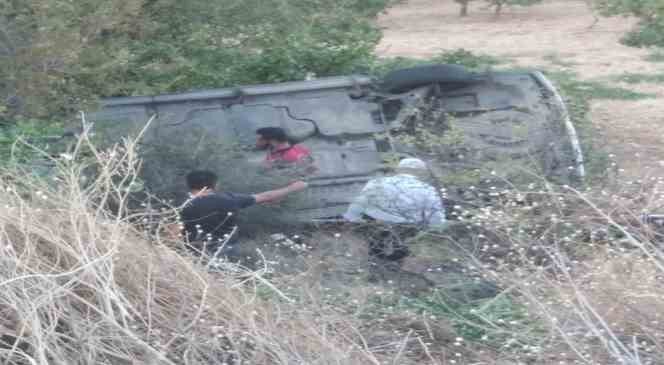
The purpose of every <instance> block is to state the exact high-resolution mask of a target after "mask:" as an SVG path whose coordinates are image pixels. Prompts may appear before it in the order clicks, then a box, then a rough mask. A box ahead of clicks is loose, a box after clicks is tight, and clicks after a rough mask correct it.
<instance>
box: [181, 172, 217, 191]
mask: <svg viewBox="0 0 664 365" xmlns="http://www.w3.org/2000/svg"><path fill="white" fill-rule="evenodd" d="M217 180H218V177H217V174H215V173H214V172H212V171H208V170H197V171H192V172H190V173H188V174H187V186H189V190H203V189H205V188H208V189H214V188H215V187H216V186H217Z"/></svg>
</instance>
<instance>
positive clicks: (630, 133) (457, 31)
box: [377, 0, 664, 178]
mask: <svg viewBox="0 0 664 365" xmlns="http://www.w3.org/2000/svg"><path fill="white" fill-rule="evenodd" d="M471 4H472V5H471V9H470V15H469V16H468V17H465V18H460V17H459V16H458V11H459V7H458V5H457V4H456V3H455V2H454V1H453V0H406V1H404V2H402V3H400V4H398V5H396V6H394V7H392V8H390V9H388V10H387V12H386V13H385V14H383V15H381V16H380V18H379V20H378V22H379V25H380V26H381V27H383V29H384V37H383V39H382V41H381V43H380V44H379V45H378V47H377V53H378V54H379V55H381V56H405V57H415V58H426V57H430V56H434V55H436V54H438V53H440V52H441V51H444V50H453V49H457V48H465V49H467V50H469V51H473V52H477V53H484V54H489V55H493V56H497V57H504V58H508V59H510V60H512V62H513V65H516V66H521V67H533V68H544V69H560V70H569V71H573V72H576V73H577V74H578V75H579V77H580V78H581V79H584V80H600V81H610V82H612V83H614V84H615V83H616V82H615V81H613V79H612V78H613V77H615V76H619V75H622V74H625V73H662V72H664V63H655V62H649V61H647V60H646V59H645V57H646V56H647V55H648V54H649V51H648V50H644V49H637V48H631V47H627V46H624V45H622V44H620V43H619V40H620V38H621V37H622V36H623V35H624V34H625V33H627V32H628V31H629V30H630V29H631V28H632V26H633V25H634V24H635V20H634V19H630V18H623V17H615V18H600V19H599V22H598V23H597V24H595V25H594V26H593V27H592V28H590V26H591V25H592V24H593V22H594V19H593V16H592V13H591V11H590V9H589V8H588V6H587V4H586V3H585V2H584V1H579V0H545V2H544V3H542V4H539V5H535V6H531V7H525V8H519V7H515V8H512V9H509V8H508V9H505V12H504V14H502V15H501V16H500V17H499V18H496V17H494V16H493V13H492V12H491V11H490V10H489V9H483V7H484V6H485V5H484V2H481V1H477V2H472V3H471ZM620 86H623V87H626V88H629V89H632V90H635V91H641V92H647V93H652V94H656V95H657V98H650V99H642V100H634V101H631V100H630V101H626V100H595V101H593V103H592V106H591V117H592V120H593V123H594V124H595V126H596V127H597V131H598V133H600V134H601V135H602V136H603V137H604V138H605V140H606V143H608V145H609V150H610V152H611V153H613V154H615V156H616V157H615V158H616V160H617V162H618V164H619V167H621V168H623V169H625V171H624V174H625V176H627V177H630V178H637V177H640V176H642V175H643V174H644V173H646V167H652V168H654V169H656V170H657V171H658V172H659V171H664V84H637V85H626V84H624V85H623V84H621V85H620Z"/></svg>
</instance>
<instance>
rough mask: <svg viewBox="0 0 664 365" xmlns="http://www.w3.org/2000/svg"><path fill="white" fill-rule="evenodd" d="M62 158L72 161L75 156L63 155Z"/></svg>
mask: <svg viewBox="0 0 664 365" xmlns="http://www.w3.org/2000/svg"><path fill="white" fill-rule="evenodd" d="M60 158H61V159H63V160H66V161H71V160H73V159H74V156H73V155H72V154H70V153H61V154H60Z"/></svg>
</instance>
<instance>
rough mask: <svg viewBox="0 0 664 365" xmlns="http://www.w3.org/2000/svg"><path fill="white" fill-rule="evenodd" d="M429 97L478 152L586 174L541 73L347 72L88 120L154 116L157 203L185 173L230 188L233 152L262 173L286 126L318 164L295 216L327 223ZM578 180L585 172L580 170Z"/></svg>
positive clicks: (131, 123)
mask: <svg viewBox="0 0 664 365" xmlns="http://www.w3.org/2000/svg"><path fill="white" fill-rule="evenodd" d="M432 97H433V98H435V99H436V100H438V101H439V103H437V105H438V107H440V108H442V109H443V111H444V112H445V113H448V114H450V115H453V116H454V118H455V125H456V126H458V127H459V128H460V129H461V130H462V131H463V133H464V138H467V140H468V142H469V143H470V144H472V145H473V146H474V147H476V148H477V151H479V153H480V154H483V155H485V156H493V155H500V154H507V155H510V156H535V155H537V156H540V159H541V162H542V166H543V171H546V172H547V174H549V173H550V174H552V175H561V174H563V175H564V174H568V173H569V172H568V170H567V167H568V166H570V165H574V166H580V167H581V168H582V158H581V155H580V151H578V153H572V154H569V153H561V151H562V150H568V151H572V152H574V148H575V145H578V141H576V140H575V139H576V134H575V132H574V131H573V126H571V123H569V119H568V117H567V114H566V109H565V106H564V105H563V104H562V99H561V98H560V96H559V95H558V94H557V93H556V91H555V89H553V87H552V86H551V83H550V82H548V80H546V78H544V76H543V75H542V74H540V73H537V72H534V73H490V74H482V75H473V77H472V79H470V78H469V79H468V81H467V82H463V80H462V81H461V82H459V80H455V82H450V83H447V82H446V81H445V79H444V77H443V78H442V79H440V78H438V79H436V78H433V79H432V82H429V83H424V84H422V85H418V86H417V87H413V88H411V89H409V90H407V91H405V92H400V93H389V92H385V91H381V89H380V87H379V83H378V82H376V81H375V80H372V79H370V78H369V77H365V76H346V77H332V78H322V79H317V80H311V81H301V82H289V83H281V84H272V85H256V86H242V87H237V88H228V89H220V90H211V91H200V92H192V93H182V94H174V95H161V96H154V97H129V98H111V99H106V100H104V102H103V108H102V109H101V110H99V111H98V112H96V113H93V114H91V115H90V116H89V119H90V120H91V121H93V122H94V123H95V128H97V129H98V130H102V131H103V133H104V135H105V136H107V137H109V138H111V139H114V138H117V137H119V136H126V135H129V134H133V133H137V132H138V131H140V130H142V129H143V128H144V127H145V123H146V121H147V120H148V119H149V118H150V117H151V116H153V115H156V118H155V120H154V122H153V123H152V124H151V125H150V126H149V128H147V130H145V133H144V136H143V139H142V145H143V150H144V151H145V154H144V159H145V161H144V164H143V166H144V169H145V174H144V175H145V176H144V178H145V183H146V186H147V187H148V188H149V189H150V190H151V191H152V192H153V193H155V194H156V195H157V196H164V197H169V198H175V199H176V200H177V199H181V198H182V197H183V195H182V193H184V192H185V191H186V188H185V186H184V185H183V177H184V175H185V174H186V173H187V171H189V170H191V169H195V168H210V169H213V170H216V171H217V172H218V173H219V174H220V176H221V180H222V183H223V182H224V180H225V179H226V180H228V179H230V178H231V176H229V173H230V171H229V167H228V166H230V165H227V164H224V162H222V161H224V160H228V159H226V157H229V158H230V157H232V160H233V161H235V162H234V163H233V166H237V165H241V166H242V169H244V170H246V169H251V168H256V169H260V162H261V160H262V159H263V157H264V153H265V152H264V151H256V150H253V149H252V148H251V146H253V144H254V140H255V130H256V129H257V128H260V127H267V126H280V127H283V128H284V129H285V130H286V131H287V132H288V134H289V135H290V137H291V138H292V139H293V140H294V141H296V142H298V143H302V144H304V145H306V146H307V147H309V149H310V150H311V151H312V153H313V157H314V159H315V161H316V165H317V167H318V172H317V173H316V174H315V175H313V176H309V177H308V180H309V182H310V186H311V188H310V189H309V190H308V191H307V192H306V195H307V196H306V198H305V199H303V200H302V202H301V203H299V205H298V208H297V214H294V215H293V218H292V219H293V220H299V221H302V220H306V221H309V220H326V219H336V218H338V217H339V216H340V214H342V213H343V212H344V211H345V209H346V207H347V205H348V204H349V203H350V201H351V200H352V199H353V198H354V197H355V196H356V195H357V193H358V192H359V190H360V189H361V188H362V186H363V185H364V184H365V183H366V181H368V180H369V179H371V178H373V177H375V176H378V175H380V174H382V170H383V166H384V165H383V154H385V153H391V152H394V150H395V145H394V144H393V143H391V139H390V138H388V136H389V134H390V133H391V132H392V131H394V130H398V129H399V128H401V126H402V125H403V123H405V122H406V121H407V120H408V119H409V118H412V117H413V114H414V113H416V112H417V109H418V108H419V107H420V106H421V105H422V104H423V103H424V102H425V101H426V100H429V99H430V98H432ZM570 127H571V131H570ZM561 136H562V137H563V138H561ZM228 146H232V148H229V149H227V148H226V147H228ZM166 155H168V157H167V158H165V157H164V156H166ZM160 156H161V157H160ZM566 156H567V157H566ZM568 156H571V160H570V157H568ZM563 167H564V168H565V169H564V171H563V169H562V168H563ZM582 171H583V170H582V169H581V173H582ZM574 173H575V174H577V177H578V174H579V169H575V170H574ZM234 186H235V187H237V185H234ZM250 186H251V184H249V183H247V185H246V187H247V188H249V187H250ZM245 192H249V191H246V190H245Z"/></svg>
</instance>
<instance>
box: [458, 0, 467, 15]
mask: <svg viewBox="0 0 664 365" xmlns="http://www.w3.org/2000/svg"><path fill="white" fill-rule="evenodd" d="M468 2H469V0H465V1H463V0H462V1H460V2H459V4H461V11H460V12H459V16H461V17H464V16H468Z"/></svg>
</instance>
